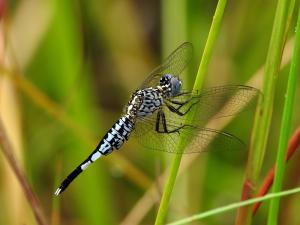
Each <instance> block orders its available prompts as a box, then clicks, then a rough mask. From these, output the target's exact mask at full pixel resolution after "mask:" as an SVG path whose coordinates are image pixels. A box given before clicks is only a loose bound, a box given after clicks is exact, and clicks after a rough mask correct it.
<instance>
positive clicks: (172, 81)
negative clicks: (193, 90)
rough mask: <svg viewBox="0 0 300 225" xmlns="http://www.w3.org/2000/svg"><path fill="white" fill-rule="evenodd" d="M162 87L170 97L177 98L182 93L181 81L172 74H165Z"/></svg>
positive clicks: (161, 82) (162, 78) (161, 83)
mask: <svg viewBox="0 0 300 225" xmlns="http://www.w3.org/2000/svg"><path fill="white" fill-rule="evenodd" d="M160 86H161V87H162V88H163V90H164V91H165V93H166V95H167V96H169V97H173V96H176V95H178V94H179V93H180V91H181V86H182V83H181V80H179V79H178V78H177V77H175V76H173V75H172V74H165V75H163V76H162V77H161V78H160Z"/></svg>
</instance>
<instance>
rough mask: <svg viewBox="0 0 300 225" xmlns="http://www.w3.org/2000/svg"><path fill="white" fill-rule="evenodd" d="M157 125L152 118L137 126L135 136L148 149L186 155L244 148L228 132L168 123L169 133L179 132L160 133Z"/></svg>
mask: <svg viewBox="0 0 300 225" xmlns="http://www.w3.org/2000/svg"><path fill="white" fill-rule="evenodd" d="M156 115H157V113H156ZM156 123H157V121H156V119H154V117H152V118H147V119H142V120H141V121H139V123H137V124H136V127H135V130H134V133H133V134H134V136H135V137H136V138H137V140H138V142H139V143H140V144H141V145H142V146H144V147H146V148H147V149H151V150H158V151H164V152H170V153H176V154H184V153H198V152H204V151H208V150H238V149H241V148H242V146H243V142H242V141H241V140H240V139H239V138H237V137H235V136H233V135H231V134H229V133H226V132H222V131H218V130H214V129H209V128H198V127H194V126H191V125H184V126H183V125H181V124H176V123H171V122H167V124H166V125H167V128H168V130H169V131H171V130H177V129H178V131H177V132H173V133H164V132H162V133H158V132H157V131H156ZM179 142H180V145H182V146H181V147H182V148H180V149H179V148H178V144H179Z"/></svg>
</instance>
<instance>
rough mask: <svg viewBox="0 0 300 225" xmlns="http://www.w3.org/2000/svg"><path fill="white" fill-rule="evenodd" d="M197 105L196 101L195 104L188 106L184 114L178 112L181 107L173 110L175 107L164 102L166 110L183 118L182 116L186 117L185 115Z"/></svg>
mask: <svg viewBox="0 0 300 225" xmlns="http://www.w3.org/2000/svg"><path fill="white" fill-rule="evenodd" d="M197 103H198V101H197V102H194V103H193V104H191V105H190V106H189V108H188V109H187V110H186V111H185V112H180V111H179V110H180V108H181V107H182V106H179V107H177V108H175V107H174V106H172V105H171V104H169V103H167V102H165V104H166V106H167V107H168V109H169V110H170V111H171V112H174V113H176V114H177V115H179V116H184V115H186V114H187V113H188V112H189V111H190V110H191V109H192V107H193V106H194V105H196V104H197Z"/></svg>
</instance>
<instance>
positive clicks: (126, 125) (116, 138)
mask: <svg viewBox="0 0 300 225" xmlns="http://www.w3.org/2000/svg"><path fill="white" fill-rule="evenodd" d="M133 129H134V124H133V123H132V122H131V121H130V120H129V119H128V118H127V117H126V116H123V117H121V118H120V119H119V120H118V121H117V122H116V123H115V124H114V125H113V126H112V128H111V129H110V130H109V131H108V132H107V133H106V135H105V136H104V137H103V138H102V140H101V141H100V143H99V144H98V146H97V147H96V149H95V150H94V151H93V152H92V153H91V154H90V155H89V156H88V158H87V159H86V160H84V161H83V162H82V163H81V164H80V165H79V166H78V167H77V168H76V169H75V170H73V172H72V173H70V174H69V175H68V176H67V178H66V179H65V180H64V181H63V182H62V183H61V185H60V187H59V188H58V189H57V190H56V192H55V195H59V194H61V193H62V192H63V191H64V190H65V189H66V188H67V187H68V186H69V184H70V183H71V182H72V181H73V180H74V179H75V178H76V177H77V176H78V175H79V174H80V173H81V172H82V171H83V170H85V169H86V168H87V167H88V166H89V165H90V164H91V163H93V162H95V161H96V160H97V159H99V158H100V157H101V156H103V155H108V154H109V153H111V152H112V151H113V150H114V149H119V148H120V147H121V146H122V145H123V143H124V142H125V141H126V140H128V138H129V135H130V133H131V132H132V131H133Z"/></svg>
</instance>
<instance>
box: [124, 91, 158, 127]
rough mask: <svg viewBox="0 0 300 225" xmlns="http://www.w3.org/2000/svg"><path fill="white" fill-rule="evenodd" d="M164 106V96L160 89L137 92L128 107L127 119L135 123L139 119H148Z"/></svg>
mask: <svg viewBox="0 0 300 225" xmlns="http://www.w3.org/2000/svg"><path fill="white" fill-rule="evenodd" d="M162 104H163V95H162V92H161V90H160V89H158V88H152V87H151V88H145V89H142V90H137V91H136V92H135V93H133V95H132V96H131V99H130V101H129V102H128V104H127V107H126V114H127V117H128V118H129V119H130V120H131V121H132V122H134V121H135V119H136V118H138V117H147V116H150V115H151V114H152V113H154V112H155V111H156V110H157V109H159V108H160V107H161V106H162Z"/></svg>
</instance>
